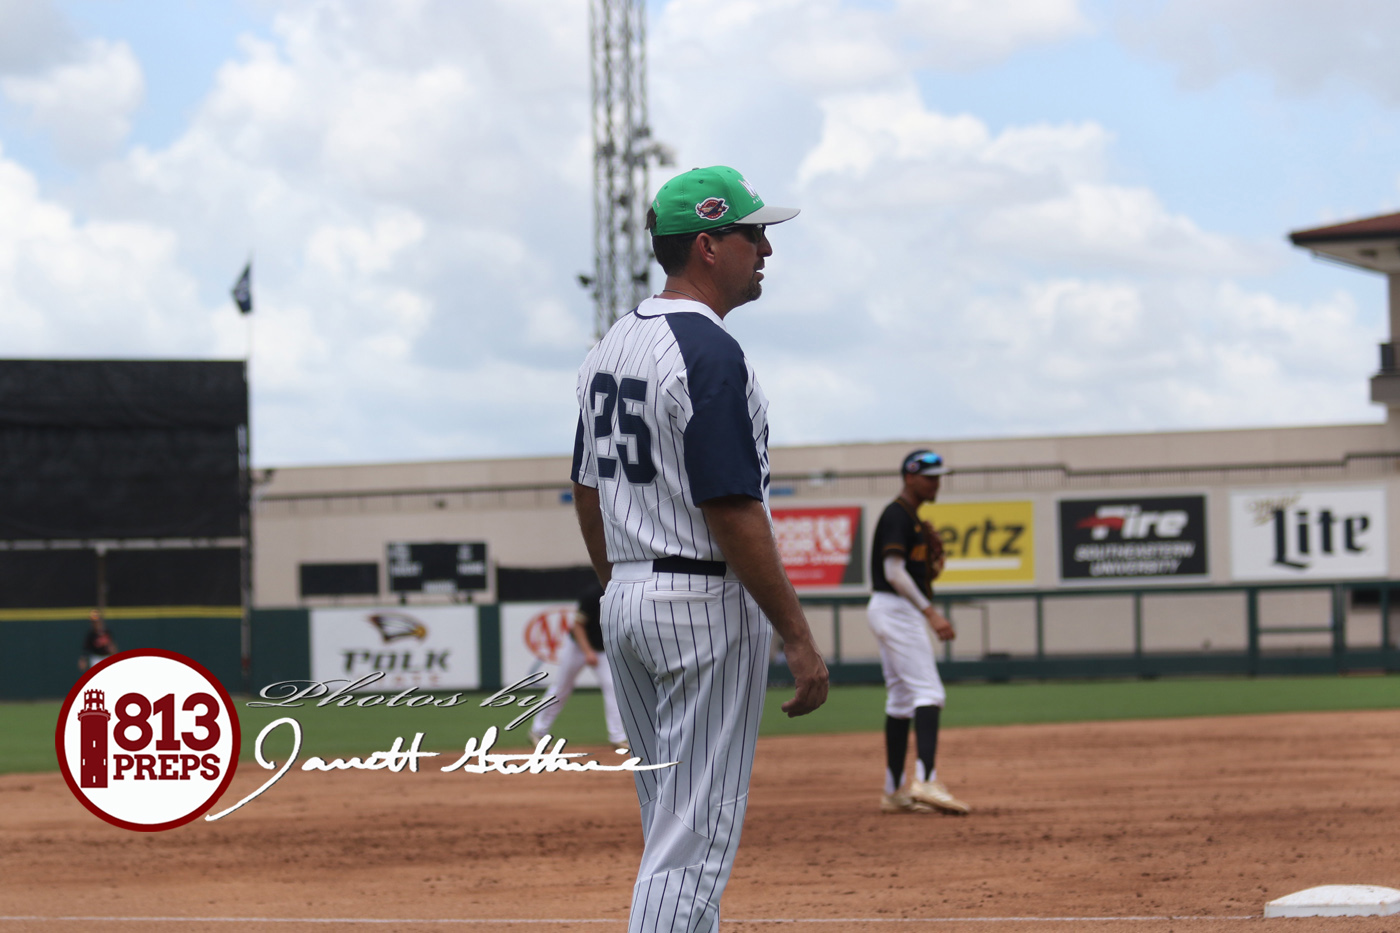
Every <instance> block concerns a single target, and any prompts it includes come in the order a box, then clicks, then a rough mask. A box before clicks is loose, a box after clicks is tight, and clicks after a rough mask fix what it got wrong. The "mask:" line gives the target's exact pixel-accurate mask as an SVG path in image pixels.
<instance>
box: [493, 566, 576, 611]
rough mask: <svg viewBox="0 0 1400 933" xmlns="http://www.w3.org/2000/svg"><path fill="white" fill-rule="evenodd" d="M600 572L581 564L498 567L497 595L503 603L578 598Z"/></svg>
mask: <svg viewBox="0 0 1400 933" xmlns="http://www.w3.org/2000/svg"><path fill="white" fill-rule="evenodd" d="M597 585H598V575H597V574H596V573H594V572H593V568H592V567H589V566H582V567H497V568H496V598H497V599H498V600H500V601H501V602H503V603H535V602H551V601H553V600H565V601H569V600H575V599H578V598H579V597H580V596H582V595H583V593H584V591H585V590H587V589H588V588H589V587H590V586H597Z"/></svg>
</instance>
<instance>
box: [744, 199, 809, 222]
mask: <svg viewBox="0 0 1400 933" xmlns="http://www.w3.org/2000/svg"><path fill="white" fill-rule="evenodd" d="M800 213H802V209H801V208H798V207H775V206H774V205H772V204H765V205H763V206H762V207H760V208H759V209H758V210H756V211H754V212H753V213H752V214H745V215H744V216H743V217H740V218H739V219H738V220H736V221H733V223H736V224H780V223H782V222H783V221H785V220H792V218H794V217H796V216H797V215H798V214H800Z"/></svg>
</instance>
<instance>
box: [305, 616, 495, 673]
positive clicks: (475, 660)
mask: <svg viewBox="0 0 1400 933" xmlns="http://www.w3.org/2000/svg"><path fill="white" fill-rule="evenodd" d="M375 671H383V672H384V678H383V679H382V680H379V681H378V682H376V683H375V684H374V688H373V689H374V692H376V693H383V692H384V691H385V690H388V689H391V688H392V689H396V690H401V689H403V688H405V687H421V688H423V689H425V690H474V689H476V688H477V687H479V686H481V664H480V659H479V657H478V645H477V617H476V607H475V606H385V607H381V608H374V609H313V610H311V679H312V680H317V681H323V682H324V681H335V680H348V681H350V682H352V683H353V682H354V681H356V680H359V679H360V678H362V677H364V676H365V675H367V674H371V673H373V672H375Z"/></svg>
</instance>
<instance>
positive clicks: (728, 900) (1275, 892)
mask: <svg viewBox="0 0 1400 933" xmlns="http://www.w3.org/2000/svg"><path fill="white" fill-rule="evenodd" d="M369 751H371V749H366V753H368V752H369ZM600 757H602V754H601V753H600ZM881 757H882V751H881V737H880V735H878V734H876V733H869V734H854V735H840V736H828V737H824V738H821V739H813V738H786V737H784V738H768V739H764V740H762V741H761V742H760V743H759V750H758V762H757V765H756V768H755V776H754V783H753V789H752V799H751V803H750V807H749V818H748V824H747V826H746V828H745V831H744V839H743V845H742V847H741V849H740V852H739V857H738V862H737V864H736V866H735V869H734V880H733V882H732V883H731V884H730V887H729V892H728V894H727V895H726V897H725V901H724V921H723V923H722V929H723V930H724V931H725V933H739V931H743V933H757V931H770V930H774V931H776V930H785V931H786V930H791V931H802V933H809V931H818V930H820V931H823V933H830V931H837V930H842V931H845V930H850V931H860V933H866V931H876V930H879V931H882V933H894V931H903V930H909V931H926V930H948V929H966V930H976V931H979V933H1012V931H1015V933H1030V931H1044V930H1059V931H1068V930H1078V929H1084V930H1094V931H1110V930H1133V931H1138V933H1159V931H1167V930H1174V931H1192V933H1196V931H1200V933H1212V931H1239V930H1270V931H1272V930H1279V931H1296V933H1310V931H1314V930H1326V931H1340V930H1360V931H1381V930H1387V931H1396V933H1400V917H1391V918H1374V919H1364V920H1358V919H1350V920H1346V919H1338V920H1268V921H1265V920H1262V919H1259V917H1260V914H1261V913H1262V909H1263V905H1264V902H1265V901H1267V900H1269V899H1271V898H1274V897H1278V896H1281V895H1283V894H1288V893H1291V892H1293V891H1297V890H1300V889H1302V888H1306V887H1311V886H1313V885H1318V884H1337V883H1356V884H1379V885H1386V886H1390V887H1400V712H1397V711H1384V712H1358V713H1309V714H1289V715H1274V716H1256V717H1228V718H1213V719H1186V720H1163V721H1152V722H1117V723H1095V724H1085V725H1047V726H1004V727H996V728H978V729H950V730H947V731H945V733H944V737H943V748H942V750H941V752H940V764H941V765H942V767H941V768H940V776H941V777H943V778H944V779H945V780H946V782H947V783H948V784H949V785H950V786H951V787H952V789H953V790H954V792H955V793H957V794H958V795H959V796H961V797H963V798H964V799H966V800H968V801H969V802H970V803H972V804H973V806H974V807H975V811H974V813H973V814H972V816H970V817H967V818H963V819H959V818H955V817H941V816H933V815H923V814H901V815H896V816H886V815H881V814H880V812H879V810H878V797H879V781H880V769H881V765H880V761H881ZM445 760H446V759H438V760H437V761H445ZM267 776H268V772H263V771H261V770H260V769H258V768H257V767H256V766H255V765H251V764H248V763H245V764H244V765H243V766H242V768H241V770H240V773H239V774H238V776H237V778H236V779H235V783H234V786H233V788H232V790H231V791H230V793H229V796H228V797H227V799H226V800H225V804H227V803H230V802H232V801H233V800H236V799H238V798H239V797H242V796H243V795H244V794H246V793H248V792H249V791H251V790H252V789H253V788H255V787H256V786H257V785H258V784H261V783H262V782H263V781H264V780H265V779H266V778H267ZM639 852H640V840H639V829H638V820H637V809H636V797H635V794H634V793H633V791H632V784H631V778H630V777H629V776H627V775H624V774H565V775H540V776H509V777H507V776H502V775H498V774H493V775H484V776H483V775H462V774H460V773H454V774H442V773H440V772H438V771H437V770H436V768H435V767H434V766H433V762H431V761H430V762H429V764H428V767H427V769H426V770H425V771H423V772H421V773H419V774H408V773H402V774H391V773H386V772H372V773H371V772H346V773H334V774H325V773H304V772H299V771H293V772H292V773H290V774H288V776H287V777H286V778H285V779H284V780H283V781H282V782H281V783H279V784H277V785H276V786H274V787H273V788H271V789H270V790H269V791H268V792H267V793H266V794H265V795H263V796H262V797H260V798H259V799H257V800H255V801H253V802H252V803H250V804H249V805H248V806H247V807H246V808H244V809H243V810H241V811H239V812H237V813H234V814H232V815H230V816H229V817H227V818H226V819H224V820H221V821H218V822H214V823H205V822H203V821H199V822H195V823H191V824H190V825H188V826H185V827H182V828H180V829H176V830H172V831H169V832H165V833H154V834H143V833H133V832H128V831H125V830H121V829H117V828H114V827H110V826H107V825H106V824H105V823H102V822H101V821H99V820H98V819H97V818H96V817H94V816H92V815H91V814H89V813H88V812H87V811H86V810H85V809H83V808H82V807H81V806H80V805H79V804H78V803H77V801H75V800H74V799H73V798H72V796H71V794H70V793H69V791H68V790H67V788H66V787H65V786H64V785H63V781H62V778H60V777H59V776H58V775H57V774H43V775H9V776H6V777H0V916H2V917H5V918H9V919H4V920H0V930H4V931H6V933H9V931H11V930H35V931H39V933H67V931H78V930H83V931H109V930H110V931H118V930H120V931H134V930H146V929H151V930H175V929H179V930H194V931H206V930H207V931H217V933H232V931H243V930H249V931H251V930H259V931H292V930H297V931H301V930H306V931H314V930H329V929H350V930H370V929H375V930H404V931H414V933H417V931H428V930H445V929H461V930H472V931H482V933H487V931H490V933H504V931H515V933H519V931H526V930H579V931H583V930H590V931H600V933H603V931H620V930H623V929H625V922H624V920H625V916H626V906H627V898H628V893H629V890H630V886H631V881H632V875H633V872H634V871H635V869H636V864H637V858H638V854H639ZM58 918H71V919H58ZM97 918H109V919H97ZM118 918H125V919H118ZM135 918H145V919H135ZM174 918H181V919H179V920H178V922H177V921H176V920H175V919H174ZM184 918H203V919H184ZM235 918H241V919H235ZM277 918H282V919H277ZM292 918H303V919H302V920H301V921H300V922H293V919H292ZM313 918H319V919H322V920H327V921H329V920H333V919H338V922H322V923H309V922H306V920H307V919H313ZM998 918H1000V919H998ZM1027 918H1039V919H1027ZM1154 918H1156V919H1154ZM1171 918H1174V919H1171ZM1232 918H1247V919H1232ZM508 919H514V920H517V921H524V920H530V921H535V922H531V923H522V922H516V923H504V922H487V921H490V920H496V921H501V920H508ZM371 920H375V921H380V922H376V923H368V922H358V923H352V922H350V921H371ZM415 921H416V922H415ZM443 921H453V922H443ZM468 921H471V922H468ZM543 921H551V922H543ZM774 921H792V922H787V923H776V922H774ZM819 921H820V922H819Z"/></svg>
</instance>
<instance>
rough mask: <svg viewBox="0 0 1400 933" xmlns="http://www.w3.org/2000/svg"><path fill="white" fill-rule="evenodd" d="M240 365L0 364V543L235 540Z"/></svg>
mask: <svg viewBox="0 0 1400 933" xmlns="http://www.w3.org/2000/svg"><path fill="white" fill-rule="evenodd" d="M247 420H248V399H247V383H246V380H245V374H244V365H243V364H242V363H239V362H173V361H80V360H58V361H42V360H0V538H3V539H55V538H60V539H61V538H86V539H91V538H167V537H175V538H180V537H197V538H205V537H236V536H239V535H241V534H242V522H241V517H242V511H243V502H242V492H241V489H240V484H239V470H240V462H239V454H240V451H239V430H240V428H242V427H243V426H245V425H246V424H247Z"/></svg>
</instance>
